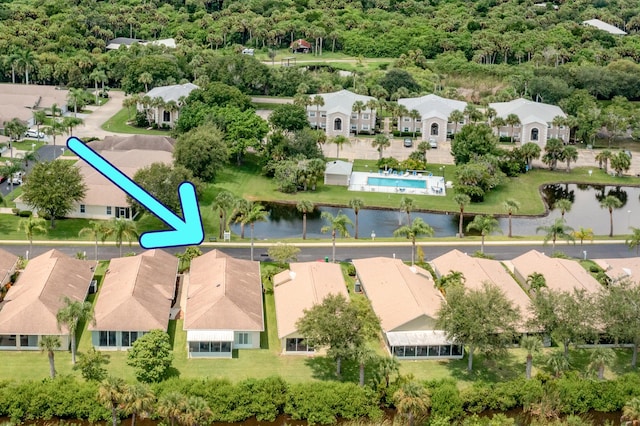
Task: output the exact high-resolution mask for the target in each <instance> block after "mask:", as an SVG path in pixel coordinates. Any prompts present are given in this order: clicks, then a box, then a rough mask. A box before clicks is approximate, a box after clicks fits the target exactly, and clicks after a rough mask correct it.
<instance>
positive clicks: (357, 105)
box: [351, 101, 367, 135]
mask: <svg viewBox="0 0 640 426" xmlns="http://www.w3.org/2000/svg"><path fill="white" fill-rule="evenodd" d="M366 108H367V107H366V106H365V105H364V102H362V101H355V102H354V103H353V105H352V106H351V111H352V112H355V113H356V114H357V115H358V118H357V119H356V120H357V121H356V135H358V130H359V126H358V124H359V121H360V113H361V112H362V111H364V110H365V109H366Z"/></svg>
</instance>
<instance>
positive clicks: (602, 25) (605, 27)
mask: <svg viewBox="0 0 640 426" xmlns="http://www.w3.org/2000/svg"><path fill="white" fill-rule="evenodd" d="M582 23H583V24H584V25H588V26H590V27H595V28H597V29H599V30H602V31H606V32H608V33H609V34H614V35H626V34H627V33H626V31H622V30H621V29H620V28H618V27H616V26H615V25H611V24H607V23H606V22H604V21H601V20H599V19H589V20H587V21H583V22H582Z"/></svg>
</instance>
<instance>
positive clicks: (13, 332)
mask: <svg viewBox="0 0 640 426" xmlns="http://www.w3.org/2000/svg"><path fill="white" fill-rule="evenodd" d="M95 267H96V262H94V261H88V260H79V259H74V258H71V257H69V256H67V255H65V254H64V253H62V252H60V251H58V250H49V251H47V252H46V253H44V254H41V255H40V256H37V257H34V258H33V259H31V260H30V261H29V263H28V264H27V266H26V268H25V269H24V271H23V272H22V273H21V274H20V276H19V277H18V280H17V282H16V283H15V285H13V286H12V287H11V288H10V289H9V291H8V292H7V294H6V296H5V298H4V300H3V301H2V303H0V350H34V351H37V350H40V347H39V346H38V344H39V342H40V340H41V338H42V336H48V335H55V336H59V337H60V340H61V345H60V348H61V349H67V348H68V347H69V343H70V339H69V329H68V328H67V327H66V326H64V325H62V324H60V325H59V324H58V321H57V319H56V315H57V314H58V311H59V310H60V309H61V308H62V307H64V298H65V297H67V298H69V299H70V300H72V301H78V302H83V301H84V300H85V299H86V298H87V295H88V293H89V288H90V286H91V281H92V279H93V272H94V270H95Z"/></svg>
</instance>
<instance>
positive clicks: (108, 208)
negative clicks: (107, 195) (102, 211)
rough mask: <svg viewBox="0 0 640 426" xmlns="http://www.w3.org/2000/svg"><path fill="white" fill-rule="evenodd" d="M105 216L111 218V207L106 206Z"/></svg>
mask: <svg viewBox="0 0 640 426" xmlns="http://www.w3.org/2000/svg"><path fill="white" fill-rule="evenodd" d="M107 215H109V216H111V206H107Z"/></svg>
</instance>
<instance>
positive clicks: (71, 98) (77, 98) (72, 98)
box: [67, 87, 97, 117]
mask: <svg viewBox="0 0 640 426" xmlns="http://www.w3.org/2000/svg"><path fill="white" fill-rule="evenodd" d="M85 95H86V92H85V91H84V89H80V88H78V87H72V88H70V89H69V93H68V94H67V101H68V102H69V105H73V116H74V117H77V116H78V104H79V103H82V102H83V100H84V97H85ZM96 103H97V102H96Z"/></svg>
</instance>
